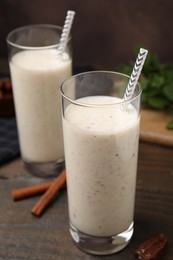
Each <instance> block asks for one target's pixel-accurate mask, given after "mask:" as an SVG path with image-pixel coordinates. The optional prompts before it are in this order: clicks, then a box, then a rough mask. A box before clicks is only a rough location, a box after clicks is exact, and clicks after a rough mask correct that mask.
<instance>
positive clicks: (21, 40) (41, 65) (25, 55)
mask: <svg viewBox="0 0 173 260" xmlns="http://www.w3.org/2000/svg"><path fill="white" fill-rule="evenodd" d="M61 32H62V28H61V27H58V26H55V25H47V24H46V25H45V24H39V25H29V26H25V27H21V28H18V29H16V30H14V31H12V32H11V33H9V35H8V36H7V44H8V51H9V65H10V73H11V79H12V86H13V95H14V102H15V111H16V117H17V126H18V133H19V141H20V148H21V156H22V159H23V161H24V164H25V166H26V168H27V169H28V170H29V171H30V172H31V173H33V174H35V175H38V176H42V177H49V176H53V175H57V174H58V172H59V171H60V170H61V168H62V167H63V164H64V146H63V136H62V120H61V105H60V91H59V88H60V85H61V84H62V82H63V81H64V80H65V79H67V78H68V77H69V76H71V74H72V58H71V57H72V56H71V41H70V39H69V40H68V43H67V47H66V50H65V52H64V53H63V55H58V46H59V40H60V36H61Z"/></svg>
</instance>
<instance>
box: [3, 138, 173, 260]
mask: <svg viewBox="0 0 173 260" xmlns="http://www.w3.org/2000/svg"><path fill="white" fill-rule="evenodd" d="M172 157H173V149H172V148H171V147H166V146H161V145H153V144H149V143H145V142H141V143H140V149H139V166H138V179H137V191H136V207H135V232H134V236H133V238H132V241H131V243H130V244H129V246H128V247H127V248H126V249H124V250H123V251H121V252H119V253H118V254H115V255H112V256H104V257H100V256H92V255H89V254H86V253H84V252H82V251H81V250H79V249H78V248H77V247H76V246H75V245H74V244H73V241H72V239H71V237H70V234H69V231H68V208H67V194H66V191H60V192H59V193H58V194H57V197H56V199H55V200H54V201H53V202H52V203H51V205H50V206H49V208H48V209H47V210H46V211H45V212H44V214H43V215H42V217H41V218H39V219H38V218H35V217H34V216H32V215H31V213H30V210H31V208H32V207H33V205H35V203H36V202H37V201H38V200H39V196H37V197H32V198H29V199H26V200H23V201H18V202H13V201H12V198H11V195H10V191H11V189H12V188H13V189H14V188H19V187H22V186H26V185H31V184H34V183H36V184H38V183H39V182H42V181H43V180H42V179H41V178H37V177H33V176H31V175H29V174H27V173H26V171H25V170H24V169H23V168H22V165H21V161H20V159H19V160H16V161H13V162H11V163H10V164H7V165H4V166H3V167H1V169H0V198H1V211H0V259H3V260H20V259H21V260H48V259H49V260H55V259H56V260H57V259H58V260H59V259H60V260H61V259H63V260H64V259H65V260H66V259H67V260H68V259H70V260H71V259H72V260H73V259H74V260H78V259H86V260H88V259H108V260H109V259H110V260H111V259H114V260H116V259H117V260H133V259H135V258H134V255H133V251H134V248H135V247H136V245H137V244H139V243H140V242H142V241H143V240H145V239H147V238H148V237H149V236H150V235H152V234H154V233H159V232H164V233H165V234H167V235H168V237H169V244H168V246H167V248H166V251H165V254H164V257H163V259H164V260H172V259H173V160H172Z"/></svg>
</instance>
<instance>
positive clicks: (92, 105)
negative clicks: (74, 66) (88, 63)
mask: <svg viewBox="0 0 173 260" xmlns="http://www.w3.org/2000/svg"><path fill="white" fill-rule="evenodd" d="M96 73H107V74H116V75H119V76H122V77H125V78H127V79H130V76H129V75H126V74H123V73H121V72H116V71H108V70H95V71H87V72H81V73H78V74H75V75H73V76H71V77H69V78H68V79H66V80H65V81H64V82H63V83H62V84H61V86H60V93H61V95H62V96H63V97H64V98H65V99H66V100H68V101H69V102H70V103H72V104H74V105H78V106H83V107H105V106H118V105H123V104H129V103H131V102H132V101H133V100H135V99H138V98H139V97H140V96H141V94H142V88H141V84H140V83H139V81H138V82H137V84H136V86H138V88H139V91H138V93H137V94H136V95H135V96H134V97H131V98H129V99H128V100H124V99H123V98H122V100H121V101H120V102H113V103H111V104H110V103H104V104H92V103H90V104H88V103H84V102H80V101H79V100H78V99H76V100H73V99H71V98H70V97H68V96H67V95H66V94H65V93H64V91H63V87H64V86H65V85H66V84H67V82H70V81H71V80H72V79H74V78H75V77H80V76H83V75H86V74H96ZM97 96H98V95H97ZM112 97H114V96H112Z"/></svg>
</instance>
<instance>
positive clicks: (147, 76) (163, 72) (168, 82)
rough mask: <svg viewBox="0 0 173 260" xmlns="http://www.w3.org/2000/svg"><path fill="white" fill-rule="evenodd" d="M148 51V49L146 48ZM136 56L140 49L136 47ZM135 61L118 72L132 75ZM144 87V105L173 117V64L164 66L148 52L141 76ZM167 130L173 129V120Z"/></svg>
mask: <svg viewBox="0 0 173 260" xmlns="http://www.w3.org/2000/svg"><path fill="white" fill-rule="evenodd" d="M146 49H147V48H146ZM134 51H135V55H137V54H138V52H139V47H138V46H137V47H135V50H134ZM133 66H134V61H130V62H129V64H127V65H124V64H122V65H120V66H118V70H119V71H120V72H122V73H125V74H127V75H131V72H132V69H133ZM140 83H141V86H142V103H143V104H144V105H145V106H147V107H150V108H152V109H157V110H164V111H167V112H168V113H169V114H170V115H172V116H173V64H171V63H164V64H162V63H161V62H160V61H159V59H158V56H157V54H156V53H152V52H151V51H149V52H148V55H147V58H146V61H145V64H144V66H143V70H142V73H141V76H140ZM166 128H167V129H173V119H172V120H171V121H170V122H169V123H168V124H167V126H166Z"/></svg>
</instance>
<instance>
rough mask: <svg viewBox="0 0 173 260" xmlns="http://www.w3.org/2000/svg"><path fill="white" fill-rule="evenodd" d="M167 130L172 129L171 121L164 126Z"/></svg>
mask: <svg viewBox="0 0 173 260" xmlns="http://www.w3.org/2000/svg"><path fill="white" fill-rule="evenodd" d="M166 128H167V129H169V130H172V129H173V119H172V120H171V121H169V123H168V124H167V126H166Z"/></svg>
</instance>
